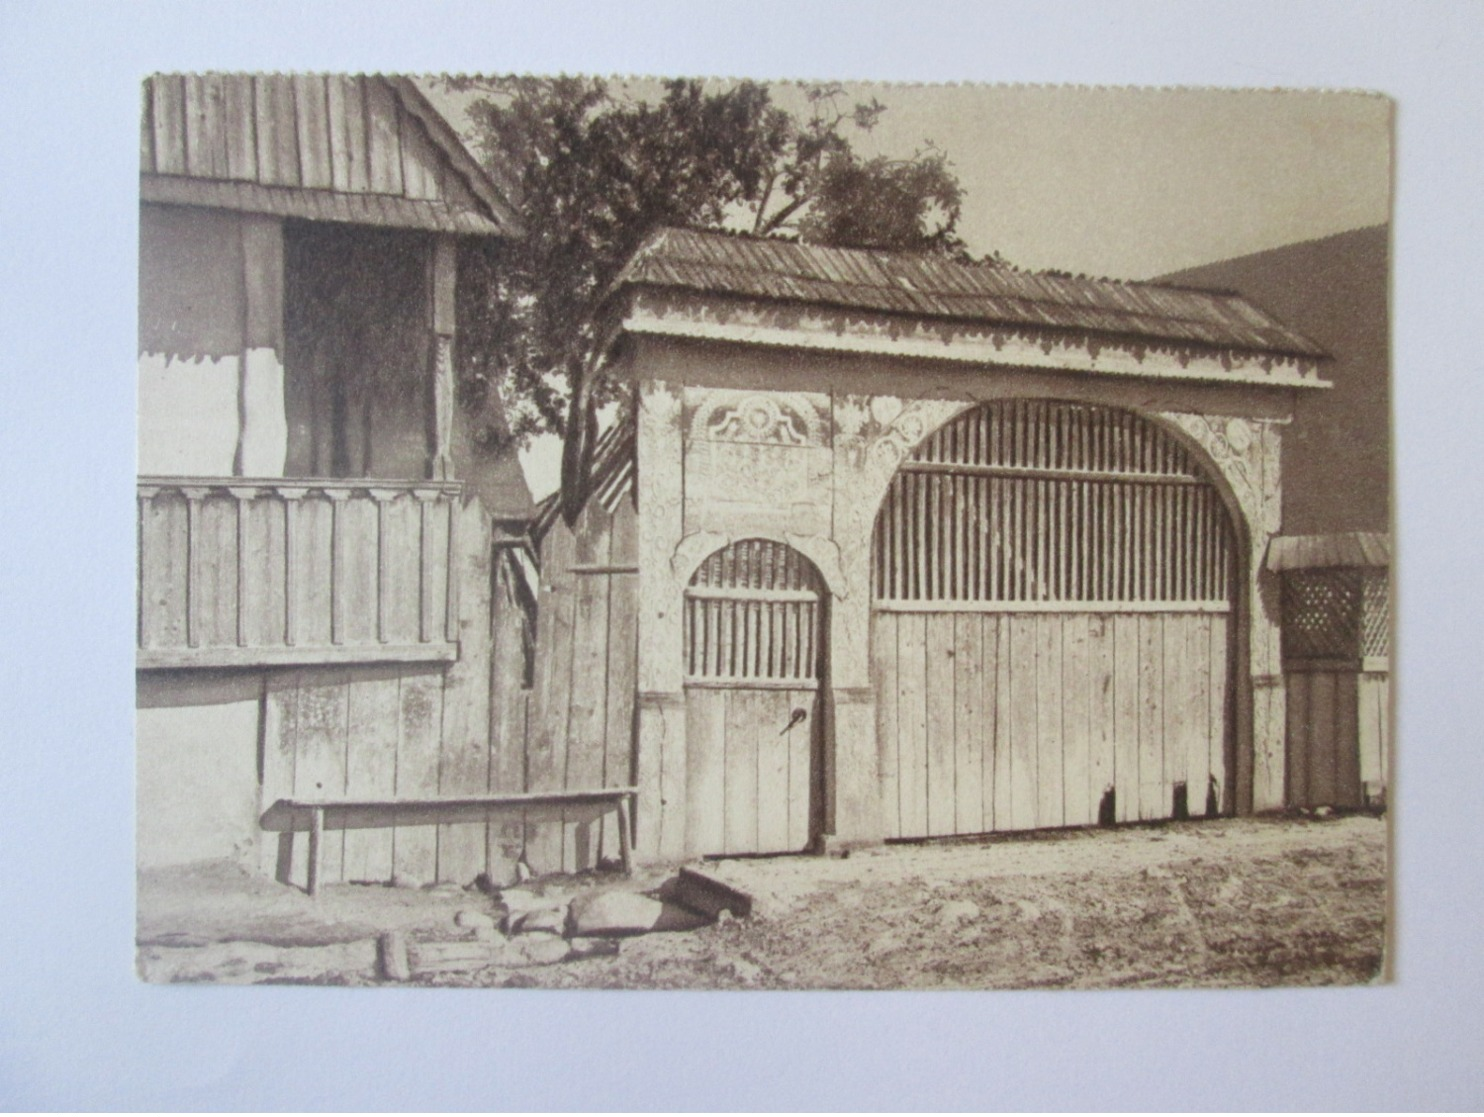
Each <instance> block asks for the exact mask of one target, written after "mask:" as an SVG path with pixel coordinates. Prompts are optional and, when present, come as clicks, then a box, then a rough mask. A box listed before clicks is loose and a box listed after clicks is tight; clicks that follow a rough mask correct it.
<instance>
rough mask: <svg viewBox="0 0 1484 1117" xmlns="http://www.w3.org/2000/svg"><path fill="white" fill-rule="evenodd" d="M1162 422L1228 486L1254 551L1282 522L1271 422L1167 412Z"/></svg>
mask: <svg viewBox="0 0 1484 1117" xmlns="http://www.w3.org/2000/svg"><path fill="white" fill-rule="evenodd" d="M1162 418H1164V419H1166V420H1168V421H1169V422H1171V423H1173V424H1174V425H1175V426H1177V427H1179V428H1180V429H1181V430H1182V431H1184V432H1185V433H1186V434H1188V435H1189V436H1190V437H1191V438H1192V439H1193V440H1194V441H1195V442H1196V444H1197V445H1199V446H1200V447H1201V449H1203V450H1204V451H1205V452H1206V453H1207V454H1208V455H1209V456H1210V458H1211V461H1212V462H1213V463H1214V464H1215V465H1216V467H1217V469H1219V470H1220V471H1221V475H1222V477H1223V478H1224V479H1225V480H1226V482H1227V484H1228V485H1229V486H1231V490H1232V493H1233V494H1234V495H1235V496H1236V499H1237V504H1238V506H1239V507H1240V508H1241V510H1242V516H1243V518H1244V519H1245V520H1246V521H1247V524H1248V527H1249V528H1250V529H1251V534H1252V542H1253V546H1254V547H1258V546H1262V547H1266V545H1267V539H1266V538H1265V537H1266V536H1267V535H1270V534H1272V533H1273V532H1276V531H1277V530H1278V527H1279V525H1280V524H1281V522H1282V512H1283V509H1282V489H1281V486H1280V484H1279V477H1280V469H1279V453H1280V440H1279V437H1278V431H1277V428H1276V427H1275V425H1274V424H1273V423H1271V422H1264V421H1260V420H1250V419H1244V418H1241V417H1230V418H1228V417H1226V416H1219V415H1193V414H1188V413H1185V412H1169V413H1166V414H1164V415H1163V416H1162Z"/></svg>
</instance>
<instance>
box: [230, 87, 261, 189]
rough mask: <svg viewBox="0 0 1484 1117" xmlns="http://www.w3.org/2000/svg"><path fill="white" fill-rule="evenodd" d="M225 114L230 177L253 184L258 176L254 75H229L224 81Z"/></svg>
mask: <svg viewBox="0 0 1484 1117" xmlns="http://www.w3.org/2000/svg"><path fill="white" fill-rule="evenodd" d="M222 112H223V119H224V128H225V131H226V140H227V177H228V178H233V179H240V180H245V181H248V182H251V181H254V180H256V179H257V177H258V150H257V129H256V128H255V126H254V108H253V79H252V77H251V76H249V75H247V74H228V75H226V76H224V77H223V78H222Z"/></svg>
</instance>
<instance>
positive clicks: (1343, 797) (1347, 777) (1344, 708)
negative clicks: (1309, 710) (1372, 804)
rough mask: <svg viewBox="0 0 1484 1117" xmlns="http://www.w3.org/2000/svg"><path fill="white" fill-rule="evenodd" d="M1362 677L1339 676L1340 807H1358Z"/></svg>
mask: <svg viewBox="0 0 1484 1117" xmlns="http://www.w3.org/2000/svg"><path fill="white" fill-rule="evenodd" d="M1359 700H1360V696H1359V679H1358V676H1357V675H1356V673H1355V672H1353V671H1343V672H1340V673H1338V674H1336V676H1335V795H1334V805H1335V806H1337V807H1358V806H1360V805H1361V802H1362V796H1361V789H1360V726H1359V720H1360V710H1359V707H1358V704H1359Z"/></svg>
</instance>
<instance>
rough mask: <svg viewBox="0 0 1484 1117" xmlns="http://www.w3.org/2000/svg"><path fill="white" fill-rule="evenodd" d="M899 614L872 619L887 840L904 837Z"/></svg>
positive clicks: (879, 768) (878, 746)
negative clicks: (899, 733) (899, 753)
mask: <svg viewBox="0 0 1484 1117" xmlns="http://www.w3.org/2000/svg"><path fill="white" fill-rule="evenodd" d="M898 621H899V617H898V614H896V613H885V612H877V613H876V614H874V615H873V616H872V617H871V679H872V682H873V683H874V685H875V688H876V772H877V777H878V779H879V780H880V781H881V813H882V817H883V819H884V820H885V836H886V837H888V838H900V837H901V836H902V812H901V803H900V782H901V780H900V775H899V772H898V768H897V695H898V692H899V684H898V680H897V667H898V664H897V625H898Z"/></svg>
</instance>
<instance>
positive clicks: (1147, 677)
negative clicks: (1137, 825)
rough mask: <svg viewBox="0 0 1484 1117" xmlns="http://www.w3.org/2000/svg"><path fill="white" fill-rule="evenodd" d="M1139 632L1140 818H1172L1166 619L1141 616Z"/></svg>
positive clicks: (1146, 615)
mask: <svg viewBox="0 0 1484 1117" xmlns="http://www.w3.org/2000/svg"><path fill="white" fill-rule="evenodd" d="M1137 624H1138V629H1139V675H1138V678H1139V714H1138V724H1139V814H1138V817H1139V818H1140V819H1154V818H1164V817H1166V816H1167V815H1168V814H1169V809H1168V808H1169V802H1168V792H1167V790H1166V785H1165V782H1164V708H1163V706H1164V619H1163V618H1162V617H1160V616H1158V615H1156V614H1144V615H1141V616H1140V617H1139V618H1138V620H1137Z"/></svg>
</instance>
